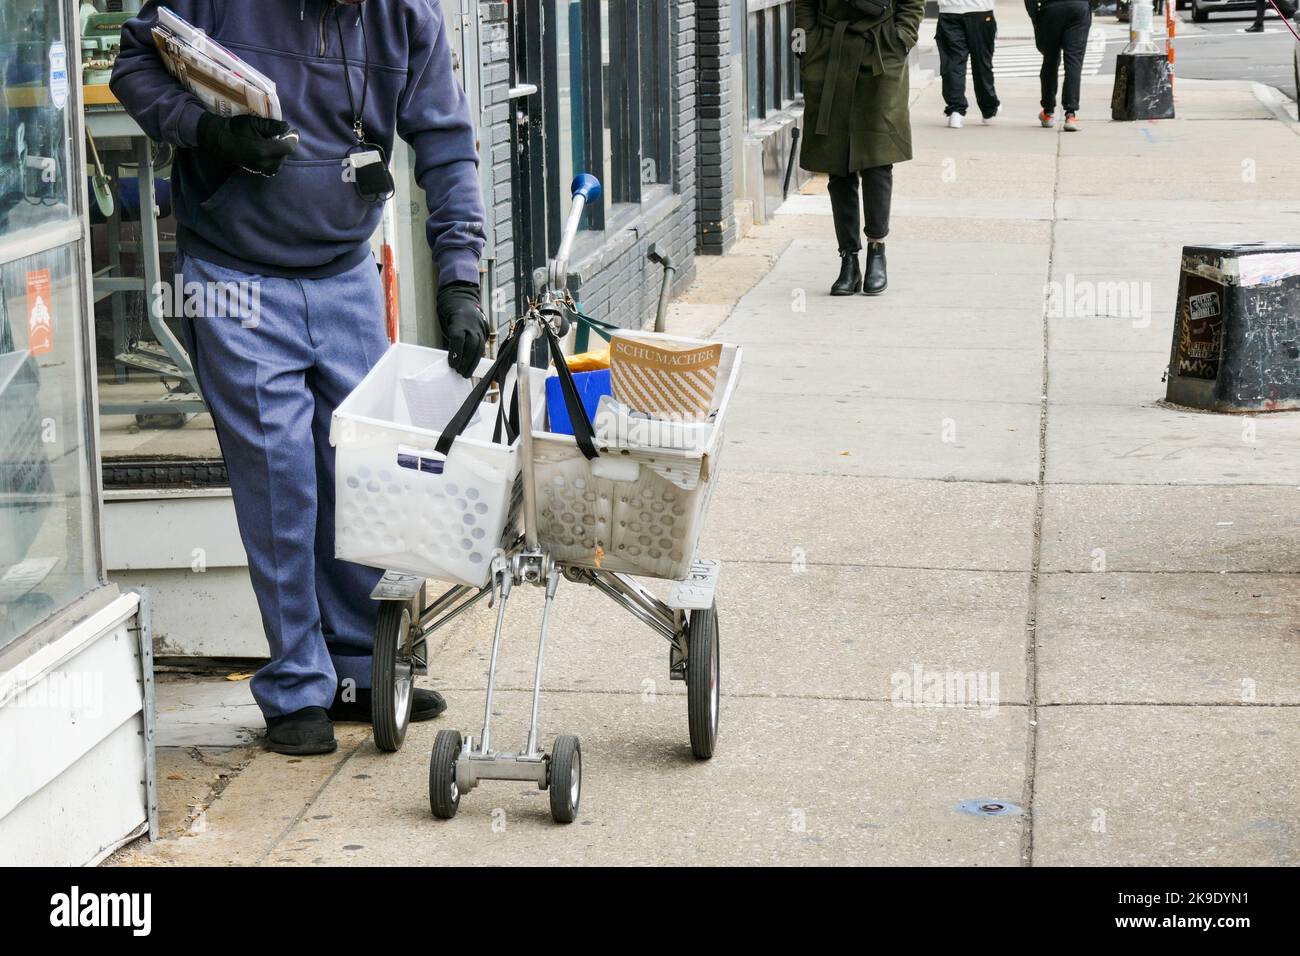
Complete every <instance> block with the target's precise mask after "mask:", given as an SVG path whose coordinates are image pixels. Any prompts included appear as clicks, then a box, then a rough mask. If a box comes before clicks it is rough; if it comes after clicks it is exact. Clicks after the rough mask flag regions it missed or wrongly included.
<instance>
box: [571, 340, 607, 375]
mask: <svg viewBox="0 0 1300 956" xmlns="http://www.w3.org/2000/svg"><path fill="white" fill-rule="evenodd" d="M564 361H565V363H566V364H567V365H568V366H569V371H570V372H595V371H598V370H599V369H603V368H609V346H608V345H606V346H605V347H604V348H603V349H595V350H594V351H590V352H579V353H578V354H577V355H570V356H569V357H568V358H566V359H565V360H564Z"/></svg>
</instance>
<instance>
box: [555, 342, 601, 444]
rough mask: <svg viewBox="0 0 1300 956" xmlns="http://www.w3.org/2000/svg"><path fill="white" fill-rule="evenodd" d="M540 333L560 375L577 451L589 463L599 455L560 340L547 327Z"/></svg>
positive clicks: (561, 389)
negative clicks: (544, 337) (543, 336)
mask: <svg viewBox="0 0 1300 956" xmlns="http://www.w3.org/2000/svg"><path fill="white" fill-rule="evenodd" d="M542 333H543V334H544V335H545V336H546V344H547V345H548V346H550V349H551V357H552V358H553V359H554V360H555V370H556V371H557V372H558V373H559V375H560V394H562V395H563V396H564V407H565V408H566V409H567V410H568V412H569V422H570V423H571V424H572V425H573V437H574V439H575V440H576V441H577V442H578V450H579V451H581V452H582V454H583V456H584V457H585V458H586V459H587V460H588V461H591V459H593V458H598V457H600V453H599V452H597V451H596V443H595V442H594V441H592V433H591V420H590V419H589V418H587V409H586V408H585V407H583V404H582V399H581V398H580V397H579V396H578V384H577V383H576V382H575V381H574V380H573V372H571V371H569V363H568V362H566V361H565V360H564V352H563V350H562V349H561V348H560V340H559V339H557V338H556V337H555V333H554V332H552V331H551V328H550V326H548V325H545V324H543V325H542Z"/></svg>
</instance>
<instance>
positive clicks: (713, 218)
mask: <svg viewBox="0 0 1300 956" xmlns="http://www.w3.org/2000/svg"><path fill="white" fill-rule="evenodd" d="M743 2H744V0H700V2H699V3H698V4H697V7H698V9H697V12H696V18H695V19H696V24H697V27H696V70H697V74H698V77H699V81H698V92H697V97H698V106H697V113H698V121H697V123H698V132H697V136H698V139H699V144H698V147H697V149H698V165H699V169H700V177H699V183H698V186H699V188H698V191H697V193H696V197H697V198H696V207H697V216H698V223H697V236H698V242H699V250H700V252H701V253H704V254H706V255H720V254H722V253H724V252H726V251H727V250H728V249H730V248H731V246H732V245H733V244H734V243H735V241H736V217H735V214H734V209H735V201H736V186H735V170H734V163H735V155H734V152H735V151H734V144H733V143H732V135H731V132H730V121H729V117H730V116H731V114H732V111H733V110H735V109H738V108H739V100H738V98H737V93H738V91H736V90H733V89H732V82H731V72H730V65H729V60H730V57H731V53H732V51H731V5H732V3H743Z"/></svg>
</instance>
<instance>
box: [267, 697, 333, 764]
mask: <svg viewBox="0 0 1300 956" xmlns="http://www.w3.org/2000/svg"><path fill="white" fill-rule="evenodd" d="M338 745H339V743H338V741H337V740H335V739H334V724H333V723H331V722H330V718H329V715H328V714H327V713H326V712H325V708H324V707H304V708H303V709H302V710H295V711H294V712H293V713H292V714H284V715H282V716H280V717H268V718H266V749H267V750H273V751H275V752H276V753H278V754H293V755H295V756H301V755H305V754H328V753H333V752H334V751H335V750H337V749H338Z"/></svg>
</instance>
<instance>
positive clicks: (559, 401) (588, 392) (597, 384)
mask: <svg viewBox="0 0 1300 956" xmlns="http://www.w3.org/2000/svg"><path fill="white" fill-rule="evenodd" d="M573 383H574V384H575V385H577V386H578V394H579V395H580V396H582V407H583V408H584V409H586V411H587V421H588V422H591V421H592V420H593V419H594V418H595V417H596V406H597V405H599V404H600V396H602V395H610V394H612V392H611V390H610V385H609V369H607V368H602V369H597V370H595V371H594V372H574V373H573ZM546 414H547V416H548V417H549V419H550V423H551V431H552V432H555V433H556V434H559V435H572V434H573V423H572V422H571V421H569V409H568V407H567V406H566V405H565V404H564V395H563V394H562V393H561V392H560V379H559V376H556V375H552V376H551V377H550V378H548V379H547V380H546Z"/></svg>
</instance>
